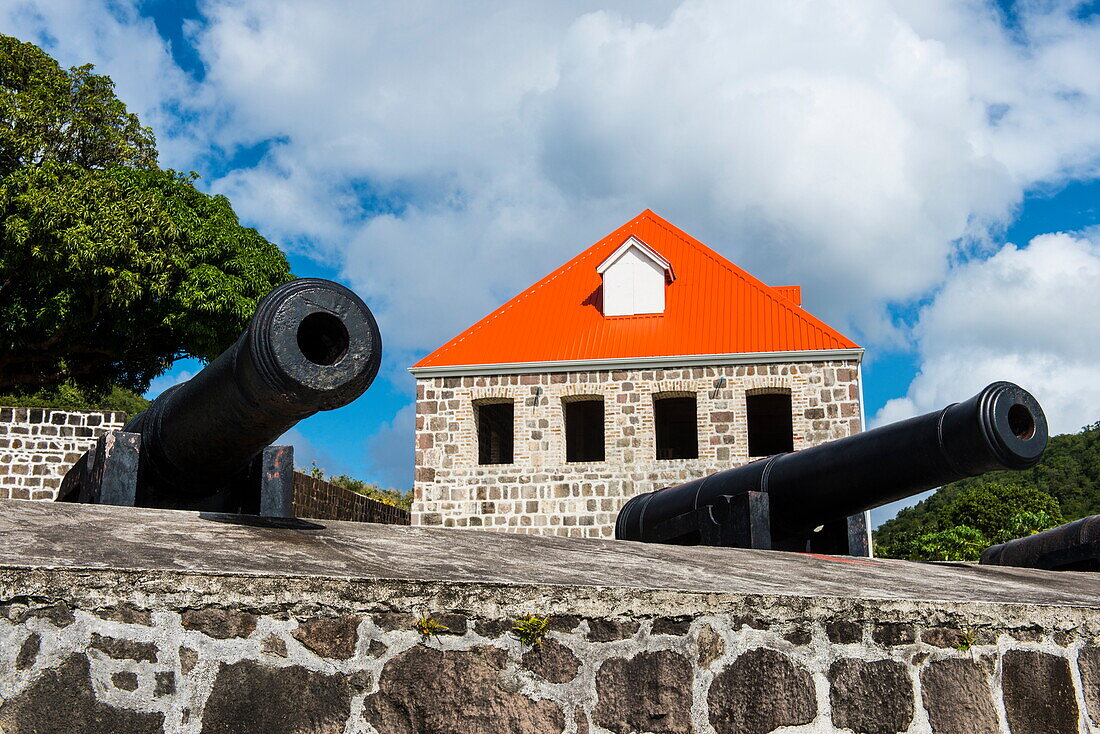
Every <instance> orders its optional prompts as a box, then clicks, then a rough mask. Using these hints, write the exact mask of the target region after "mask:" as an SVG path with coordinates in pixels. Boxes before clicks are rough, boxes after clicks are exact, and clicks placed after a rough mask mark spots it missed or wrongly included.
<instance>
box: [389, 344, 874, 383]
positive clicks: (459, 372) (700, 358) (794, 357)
mask: <svg viewBox="0 0 1100 734" xmlns="http://www.w3.org/2000/svg"><path fill="white" fill-rule="evenodd" d="M840 359H854V360H856V361H857V362H862V361H863V348H862V347H854V348H850V349H811V350H804V351H797V352H745V353H742V354H685V355H680V356H668V357H623V358H615V359H572V360H562V361H558V362H511V363H507V364H462V365H450V366H448V365H439V366H432V367H409V372H411V373H412V374H413V375H415V376H417V377H465V376H474V375H478V376H480V375H515V374H521V373H528V374H529V373H542V372H583V371H590V370H622V369H635V370H636V369H663V368H670V367H691V366H695V365H700V366H702V365H706V366H708V367H709V366H719V365H730V364H774V363H776V362H827V361H832V360H840Z"/></svg>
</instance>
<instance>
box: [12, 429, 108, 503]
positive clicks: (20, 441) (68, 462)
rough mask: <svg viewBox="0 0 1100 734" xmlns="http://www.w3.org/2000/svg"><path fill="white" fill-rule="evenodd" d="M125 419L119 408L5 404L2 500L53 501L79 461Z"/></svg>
mask: <svg viewBox="0 0 1100 734" xmlns="http://www.w3.org/2000/svg"><path fill="white" fill-rule="evenodd" d="M125 422H126V414H125V413H122V412H119V411H110V410H107V411H100V410H91V411H86V410H58V409H55V408H0V499H17V500H52V499H53V498H54V497H56V496H57V490H58V489H59V488H60V487H61V480H62V478H63V477H64V476H65V473H66V472H67V471H69V469H70V468H71V467H72V465H73V464H75V463H76V461H77V459H79V458H80V457H81V456H82V455H83V454H84V452H85V451H87V450H88V449H90V448H92V446H94V445H95V442H96V439H97V438H99V437H100V436H102V435H103V434H105V433H107V432H108V431H117V430H118V429H120V428H122V424H123V423H125Z"/></svg>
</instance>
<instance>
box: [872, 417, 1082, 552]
mask: <svg viewBox="0 0 1100 734" xmlns="http://www.w3.org/2000/svg"><path fill="white" fill-rule="evenodd" d="M1097 514H1100V423H1094V424H1093V425H1091V426H1088V427H1086V428H1084V429H1082V430H1081V432H1080V433H1072V434H1063V435H1061V436H1054V437H1052V438H1051V439H1050V444H1049V446H1048V447H1047V450H1046V453H1045V454H1044V455H1043V458H1042V460H1041V461H1040V462H1039V463H1038V464H1037V465H1036V466H1034V467H1032V468H1031V469H1028V470H1026V471H1021V472H1007V471H1004V472H991V473H989V474H985V475H983V476H981V477H975V478H971V479H963V480H961V481H958V482H954V483H952V484H948V485H946V486H944V487H942V488H941V489H940V490H939V491H938V492H936V493H935V494H934V495H932V496H931V497H929V498H928V499H926V500H924V501H923V502H919V503H918V504H916V505H914V506H913V507H909V508H906V509H904V510H902V511H901V512H899V513H898V516H897V517H896V518H894V519H893V520H888V521H887V522H885V523H883V524H882V525H881V526H880V527H879V528H878V529H877V530H876V531H875V535H874V537H875V555H877V556H881V557H884V558H907V559H910V560H915V561H972V560H977V558H978V556H979V555H980V554H981V552H982V550H984V549H985V548H986V547H988V546H990V545H993V544H996V543H1003V542H1005V541H1006V540H1011V539H1013V538H1018V537H1021V536H1024V535H1028V534H1030V533H1035V532H1038V531H1040V530H1045V529H1046V528H1050V527H1054V526H1056V525H1061V524H1062V523H1064V522H1069V521H1071V520H1076V519H1078V518H1081V517H1085V516H1087V515H1097Z"/></svg>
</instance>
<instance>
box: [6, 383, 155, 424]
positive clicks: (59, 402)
mask: <svg viewBox="0 0 1100 734" xmlns="http://www.w3.org/2000/svg"><path fill="white" fill-rule="evenodd" d="M0 405H2V406H4V407H6V408H61V409H62V410H121V411H122V412H123V413H125V414H126V415H128V416H130V417H131V418H132V417H134V416H135V415H137V414H138V413H140V412H141V411H143V410H145V409H146V408H148V407H149V401H148V400H146V399H145V398H143V397H141V396H140V395H138V394H137V393H135V392H133V391H132V390H126V389H124V388H121V387H118V386H117V385H116V386H115V387H112V388H111V389H110V390H108V391H107V392H104V393H95V394H89V393H86V392H84V391H83V390H81V389H80V388H78V387H77V386H76V385H74V384H72V383H71V382H63V383H61V384H60V385H57V386H56V387H50V388H43V389H42V390H38V391H36V392H33V393H22V394H18V395H0Z"/></svg>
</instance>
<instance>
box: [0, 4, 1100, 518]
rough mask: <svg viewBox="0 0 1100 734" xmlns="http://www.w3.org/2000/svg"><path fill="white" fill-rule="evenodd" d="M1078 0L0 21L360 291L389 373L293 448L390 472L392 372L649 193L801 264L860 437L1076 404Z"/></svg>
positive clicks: (396, 478)
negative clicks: (856, 400) (94, 77)
mask: <svg viewBox="0 0 1100 734" xmlns="http://www.w3.org/2000/svg"><path fill="white" fill-rule="evenodd" d="M1097 8H1098V4H1097V3H1072V2H1057V1H1055V0H1044V1H1043V2H1028V3H999V4H995V3H983V2H977V1H972V0H967V1H965V2H964V1H961V0H960V1H959V2H948V1H947V0H928V1H927V2H922V3H910V2H889V1H888V0H881V1H879V0H835V1H834V2H830V1H828V0H822V2H818V3H811V4H805V3H799V2H795V0H776V2H773V3H755V2H748V0H746V1H745V2H718V1H717V0H714V1H711V0H680V1H673V2H663V1H658V0H651V1H645V2H642V1H632V2H625V1H624V2H604V3H573V2H560V3H553V4H545V3H524V2H501V3H488V2H483V3H463V4H460V5H455V4H449V3H437V2H432V1H431V0H429V1H427V2H424V3H418V4H416V5H409V4H393V5H381V4H373V3H372V4H361V3H351V2H337V1H335V0H331V1H330V0H314V1H313V2H282V1H280V0H263V1H261V0H232V1H230V0H224V1H221V0H203V1H202V2H197V1H194V0H187V1H183V2H175V1H170V0H144V1H141V0H63V1H62V0H59V1H57V2H48V3H47V2H42V3H36V2H27V1H18V2H14V3H8V4H6V5H5V6H4V7H3V8H0V31H2V32H5V33H9V34H11V35H15V36H17V37H19V38H22V39H24V40H29V41H33V42H36V43H39V44H40V45H42V46H43V47H44V48H46V49H47V50H48V51H49V52H50V53H51V54H53V55H54V56H55V57H56V58H58V59H59V60H60V61H61V62H62V63H64V64H70V65H71V64H80V63H85V62H92V63H94V64H95V65H96V67H97V69H98V70H99V71H100V72H102V73H106V74H109V75H110V76H111V77H112V78H113V79H114V80H115V81H116V83H117V87H118V93H119V96H120V97H121V98H122V99H123V100H124V101H125V102H126V103H127V104H128V105H129V107H130V109H132V110H134V111H136V112H137V113H138V114H139V115H140V116H141V118H142V120H143V121H144V122H145V123H146V124H149V125H152V126H153V127H154V129H155V130H156V132H157V137H158V144H159V149H160V151H161V162H162V164H163V165H165V166H170V167H174V168H178V169H181V170H195V171H198V172H199V173H200V174H201V175H202V179H201V186H203V187H205V188H206V189H207V190H209V191H211V192H217V193H224V194H226V195H228V196H229V197H230V199H231V200H232V201H233V203H234V207H235V208H236V210H237V212H238V213H239V214H240V216H241V218H242V220H243V221H244V222H246V223H247V224H249V225H252V226H255V227H256V228H257V229H259V231H260V232H261V233H263V234H264V235H265V236H267V237H268V238H269V239H271V240H272V241H274V242H276V243H278V244H279V245H280V246H282V247H283V248H284V250H286V251H287V252H288V255H289V258H290V261H291V265H292V268H293V271H294V272H295V274H297V275H300V276H320V277H327V278H334V279H336V280H340V281H342V282H345V283H347V284H348V285H350V286H351V287H353V288H355V289H356V290H357V291H358V292H359V293H360V294H361V295H363V297H364V299H365V300H366V301H367V303H368V304H369V305H371V307H372V309H373V310H374V311H375V313H376V315H377V316H378V318H379V322H380V325H381V327H382V329H383V340H384V343H385V345H386V351H385V354H386V356H385V362H384V365H383V369H382V372H381V374H380V377H379V379H378V380H377V382H376V383H375V385H374V387H372V388H371V390H370V391H369V392H368V393H367V395H365V396H364V397H363V398H361V399H360V400H359V401H357V402H356V403H354V404H353V405H351V406H349V407H347V408H344V409H342V410H340V411H336V412H333V413H327V414H320V415H317V416H315V417H313V418H310V419H308V420H307V421H305V422H303V423H302V424H300V425H299V427H298V428H297V429H296V430H295V431H294V432H293V433H292V434H291V435H290V436H288V437H287V438H288V440H291V441H293V442H294V443H295V445H296V447H297V449H298V452H299V457H300V460H301V461H302V462H303V463H308V461H311V460H315V461H317V463H318V464H320V465H321V466H323V467H324V468H326V469H327V470H328V471H330V472H334V473H342V472H347V473H350V474H353V475H355V476H359V477H362V478H366V479H370V480H376V481H379V482H381V483H383V484H386V485H392V486H398V487H408V486H409V485H410V484H411V468H412V418H413V415H412V408H411V398H412V391H413V381H412V379H411V378H410V377H409V376H408V374H407V372H406V371H405V368H406V367H407V366H408V365H409V364H412V363H413V362H414V361H415V360H416V359H418V358H419V357H420V356H422V355H423V354H425V353H426V352H428V351H430V350H431V349H433V348H434V347H436V346H438V345H439V344H440V343H442V342H443V341H444V340H446V339H447V338H449V337H450V336H452V335H453V334H455V333H457V332H458V331H459V330H461V329H462V328H464V327H465V326H467V325H468V324H470V323H472V322H473V321H475V320H476V319H478V318H479V317H481V316H482V315H484V314H485V313H487V312H488V311H489V310H491V309H492V308H493V307H495V306H496V305H498V304H499V303H501V302H503V301H504V300H505V299H507V298H508V297H510V296H511V295H513V294H515V293H516V292H518V291H519V290H521V289H523V288H524V287H526V286H527V285H528V284H530V283H531V282H532V281H533V280H535V279H536V278H538V277H541V276H542V275H543V274H545V273H546V272H547V271H549V270H550V269H552V268H554V267H556V266H557V265H559V264H560V263H561V262H564V261H565V260H566V259H568V258H569V257H571V256H572V255H573V254H575V253H576V252H578V251H579V250H580V249H582V248H584V247H585V246H587V245H589V244H591V243H592V242H593V241H595V240H597V239H598V238H600V237H602V236H603V235H604V234H606V233H607V232H608V231H610V230H611V229H613V228H615V227H617V226H618V225H620V224H621V223H623V222H624V221H626V220H627V219H629V218H630V217H631V216H633V215H634V214H636V213H637V212H638V211H640V210H641V209H644V208H652V209H654V210H655V211H657V212H658V213H660V214H662V215H663V216H665V217H667V218H668V219H670V220H671V221H673V222H674V223H676V224H677V225H679V226H680V227H682V228H683V229H685V230H687V231H689V232H691V233H692V234H694V235H696V236H697V237H699V238H700V239H702V240H703V241H704V242H707V243H708V244H710V245H711V246H713V247H714V248H715V249H717V250H718V251H719V252H721V253H722V254H724V255H726V256H727V257H729V258H730V259H731V260H733V261H734V262H736V263H738V264H739V265H741V266H743V267H745V268H746V269H748V270H749V271H750V272H753V273H754V274H755V275H757V276H758V277H760V278H761V279H763V280H764V281H765V282H768V283H772V284H776V285H780V284H791V283H799V284H801V285H802V286H803V293H804V302H805V306H806V308H807V309H808V310H810V311H812V312H813V313H815V314H817V315H819V316H821V317H822V318H824V319H826V320H827V321H829V322H830V323H832V324H833V325H835V326H837V327H838V328H840V329H842V330H843V331H845V332H847V333H848V334H849V335H851V336H852V337H853V338H855V339H856V340H857V341H859V342H860V343H861V344H863V345H864V346H865V347H866V348H867V357H866V361H865V365H864V380H865V397H866V407H867V414H868V418H869V419H870V422H871V423H872V424H875V423H881V422H884V421H888V420H894V419H898V418H903V417H906V416H908V415H913V414H917V413H920V412H924V411H927V410H931V409H934V408H936V407H939V406H941V405H943V404H946V403H948V402H952V401H954V400H958V399H961V398H965V397H967V396H969V395H970V394H972V393H973V392H975V391H976V390H977V389H979V388H980V387H982V386H983V385H984V384H986V383H987V382H989V381H991V380H992V379H1012V380H1015V381H1017V382H1019V383H1020V384H1022V385H1024V386H1025V387H1027V388H1028V389H1031V390H1032V391H1033V392H1035V393H1036V394H1037V396H1038V397H1039V398H1040V400H1041V401H1042V402H1043V404H1044V406H1045V407H1046V409H1047V412H1048V415H1049V417H1050V419H1051V424H1052V426H1053V427H1054V428H1055V430H1057V431H1068V430H1076V429H1077V428H1079V427H1080V426H1082V425H1085V424H1086V423H1091V422H1094V421H1096V420H1100V367H1097V365H1100V326H1097V324H1096V323H1094V322H1095V321H1096V320H1095V318H1094V316H1093V315H1094V314H1095V313H1096V312H1097V311H1098V310H1100V288H1097V287H1096V286H1097V283H1098V279H1100V244H1098V243H1100V203H1098V202H1100V182H1098V176H1100V23H1098V21H1097V14H1096V13H1097ZM198 367H199V365H198V364H197V363H195V362H194V361H184V362H182V363H179V364H177V365H176V368H175V369H174V370H173V371H172V372H171V373H170V374H168V375H165V376H164V377H162V378H159V379H158V381H157V383H156V385H155V388H156V389H158V390H159V389H163V388H164V387H165V386H167V385H169V384H171V383H172V382H173V381H174V380H176V379H179V378H181V377H186V376H187V375H188V374H190V373H193V372H194V371H195V370H196V369H198ZM883 516H884V513H881V512H880V513H878V518H879V519H881V517H883Z"/></svg>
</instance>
